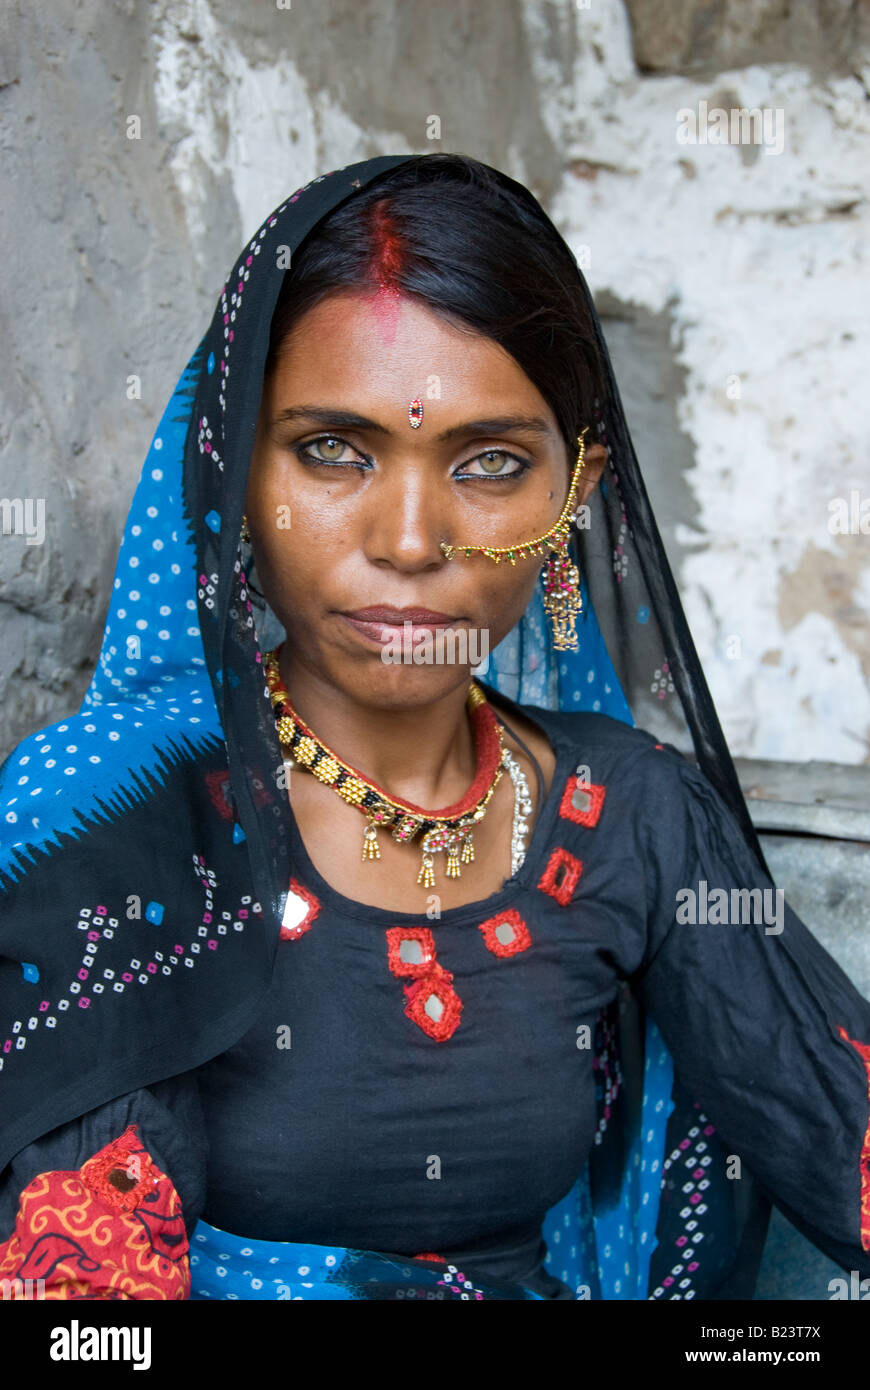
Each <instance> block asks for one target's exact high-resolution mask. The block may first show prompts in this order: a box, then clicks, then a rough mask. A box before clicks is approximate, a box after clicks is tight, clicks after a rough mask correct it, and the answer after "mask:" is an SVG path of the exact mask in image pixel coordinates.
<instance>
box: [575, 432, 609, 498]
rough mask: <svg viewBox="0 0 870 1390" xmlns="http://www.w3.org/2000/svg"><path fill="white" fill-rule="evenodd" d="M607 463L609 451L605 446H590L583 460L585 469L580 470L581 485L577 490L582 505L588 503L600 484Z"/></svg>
mask: <svg viewBox="0 0 870 1390" xmlns="http://www.w3.org/2000/svg"><path fill="white" fill-rule="evenodd" d="M606 462H607V450H606V449H605V447H604V445H603V444H590V445H589V447H588V449H587V450H586V453H585V455H584V458H583V467H582V469H581V470H580V484H579V487H578V488H577V501H578V503H579V504H580V505H582V503H584V502H585V501H586V499H587V498H588V497H589V495H590V493H592V491H593V490H594V489H595V488H596V487H597V486H598V484H599V483H600V481H601V475H602V473H603V472H604V465H605V464H606Z"/></svg>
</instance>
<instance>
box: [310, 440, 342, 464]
mask: <svg viewBox="0 0 870 1390" xmlns="http://www.w3.org/2000/svg"><path fill="white" fill-rule="evenodd" d="M307 447H308V448H309V449H317V450H318V452H319V453H320V454H321V455H322V457H323V458H324V459H325V460H326V461H327V462H328V463H335V462H336V460H337V459H338V457H339V456H340V455H341V454H342V453H344V449H345V444H344V441H343V440H341V439H335V438H334V437H333V436H332V435H331V434H328V435H327V434H325V435H324V436H323V437H322V439H314V440H312V442H311V444H309V445H308V446H307ZM331 449H332V450H335V452H334V453H330V450H331Z"/></svg>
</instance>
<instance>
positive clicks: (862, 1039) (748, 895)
mask: <svg viewBox="0 0 870 1390" xmlns="http://www.w3.org/2000/svg"><path fill="white" fill-rule="evenodd" d="M645 771H646V773H647V778H646V780H645V795H644V798H643V799H644V804H645V806H646V808H647V814H646V815H645V817H644V829H643V835H642V839H643V843H644V855H645V871H646V884H647V908H648V917H647V941H646V949H645V952H644V958H643V961H642V963H641V966H640V968H639V970H638V972H637V976H636V978H635V981H634V983H635V986H636V988H637V990H638V994H639V997H640V999H641V1001H642V1002H643V1004H644V1006H645V1007H646V1008H647V1009H648V1010H649V1012H650V1013H651V1014H652V1016H653V1018H654V1019H655V1021H656V1023H657V1025H658V1027H659V1029H660V1031H661V1033H662V1036H663V1037H664V1039H665V1042H666V1044H667V1046H668V1049H669V1050H670V1052H671V1055H672V1057H673V1059H674V1067H675V1070H676V1072H677V1074H678V1076H679V1078H680V1079H681V1081H683V1082H684V1084H685V1085H686V1086H687V1087H688V1088H689V1089H690V1090H691V1092H692V1094H693V1095H694V1096H695V1098H696V1099H697V1100H698V1101H700V1102H701V1103H702V1105H703V1109H704V1111H705V1113H706V1114H707V1115H709V1117H710V1119H711V1120H712V1122H713V1124H714V1125H715V1126H716V1129H717V1130H718V1132H719V1136H720V1137H721V1138H722V1139H723V1140H724V1142H725V1146H726V1149H727V1150H728V1152H727V1153H726V1155H725V1159H726V1162H727V1164H728V1168H727V1171H726V1177H729V1178H734V1180H739V1176H740V1172H741V1165H742V1164H743V1163H745V1165H746V1167H747V1168H748V1169H749V1170H750V1171H751V1173H752V1174H753V1175H754V1176H755V1177H756V1178H757V1179H758V1181H759V1183H760V1184H761V1186H762V1188H763V1189H764V1191H765V1192H766V1195H767V1196H768V1198H769V1200H770V1201H771V1202H773V1203H774V1204H775V1205H776V1206H777V1207H779V1209H780V1210H781V1211H782V1212H783V1214H784V1215H785V1216H786V1217H787V1218H788V1220H789V1221H791V1222H792V1224H793V1225H794V1226H796V1227H797V1229H798V1230H799V1231H801V1232H802V1234H803V1235H805V1236H806V1237H807V1239H808V1240H810V1241H812V1243H813V1244H814V1245H815V1246H816V1247H817V1248H818V1249H820V1250H822V1251H823V1252H824V1253H825V1254H826V1255H828V1256H829V1257H830V1258H831V1259H832V1260H834V1261H835V1262H836V1263H838V1264H839V1265H840V1266H841V1267H842V1268H843V1269H845V1270H849V1271H851V1270H857V1271H858V1272H859V1274H860V1275H861V1276H862V1277H866V1276H868V1275H870V1002H868V1000H867V999H866V998H864V996H863V995H861V994H860V993H859V991H858V990H857V989H856V988H855V986H854V984H853V983H852V982H851V980H850V979H849V978H848V976H847V975H846V974H845V972H844V971H843V970H842V969H841V967H840V966H839V964H838V963H837V962H836V961H835V960H834V959H833V957H832V956H831V955H830V954H829V953H828V952H827V951H826V950H825V948H824V947H823V946H822V944H821V943H820V942H819V941H817V940H816V938H815V937H814V936H813V935H812V933H811V932H810V931H809V930H808V929H807V927H806V926H805V925H804V924H803V922H802V921H801V920H800V918H799V917H798V916H797V915H796V914H795V913H794V912H793V911H792V909H791V907H790V906H789V905H788V904H787V903H786V902H785V899H784V894H783V890H782V889H776V888H774V885H773V883H772V881H771V879H770V878H769V877H768V875H767V874H766V873H765V872H764V870H763V869H762V868H761V865H760V864H759V863H758V861H757V859H756V857H755V855H754V853H753V852H752V850H751V849H750V848H749V846H748V844H747V843H746V840H745V839H744V836H743V834H742V832H741V830H740V828H739V825H738V823H737V821H736V819H735V817H734V816H733V814H732V813H731V811H730V810H729V809H728V808H727V806H726V805H725V803H724V801H723V800H722V798H721V797H720V796H719V794H718V792H717V791H716V790H715V788H714V787H713V786H712V785H711V784H710V782H709V781H708V780H707V779H706V778H705V777H704V775H703V774H702V773H701V772H700V771H699V770H698V769H697V768H695V767H694V766H692V765H691V764H690V763H688V762H687V761H686V760H685V759H684V758H683V757H682V756H681V755H680V754H679V753H678V752H677V751H676V749H672V748H671V747H670V745H664V747H663V748H662V749H661V750H660V751H652V752H649V753H647V755H646V759H645ZM735 1156H736V1158H737V1159H738V1160H739V1162H736V1163H735V1162H734V1157H735Z"/></svg>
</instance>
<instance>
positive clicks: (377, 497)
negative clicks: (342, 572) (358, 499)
mask: <svg viewBox="0 0 870 1390" xmlns="http://www.w3.org/2000/svg"><path fill="white" fill-rule="evenodd" d="M364 508H365V514H364V517H363V549H364V551H365V553H366V556H367V558H368V559H369V560H371V561H372V563H373V564H378V563H380V564H390V565H392V566H393V567H394V568H395V569H398V570H408V571H414V570H420V569H429V568H433V569H439V568H440V567H441V566H442V565H443V564H444V556H443V554H442V553H441V550H440V542H441V541H442V540H443V539H444V538H445V532H444V526H445V522H446V518H447V515H448V511H449V503H448V498H447V496H446V491H442V489H441V488H439V485H438V482H437V480H436V479H435V478H434V476H433V475H432V473H431V472H430V471H429V470H427V469H426V468H424V467H423V465H422V464H421V462H420V460H419V459H414V458H410V459H407V460H405V461H403V462H394V463H393V464H392V466H391V467H390V468H388V469H384V470H383V472H382V473H381V474H380V476H379V477H378V478H377V480H376V482H375V485H374V486H373V487H371V488H369V489H368V491H367V494H366V498H365V502H364Z"/></svg>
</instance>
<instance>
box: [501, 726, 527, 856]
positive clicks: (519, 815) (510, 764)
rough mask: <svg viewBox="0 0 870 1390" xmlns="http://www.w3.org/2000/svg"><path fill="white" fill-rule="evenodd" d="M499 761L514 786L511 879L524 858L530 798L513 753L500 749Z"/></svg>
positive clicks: (524, 777)
mask: <svg viewBox="0 0 870 1390" xmlns="http://www.w3.org/2000/svg"><path fill="white" fill-rule="evenodd" d="M501 760H502V762H503V763H504V765H505V767H506V768H507V770H508V773H509V774H510V779H511V781H512V782H513V784H514V819H513V826H512V828H511V878H513V876H514V874H515V873H516V872H517V870H518V869H519V867H520V865H521V864H522V862H523V860H524V859H525V857H526V843H525V839H526V832H527V831H528V828H529V823H528V818H529V816H530V815H531V814H532V798H531V797H530V796H529V783H528V780H527V778H526V774H525V773H524V772H523V770H522V768H521V767H520V765H519V763H518V762H517V760H516V758H515V757H514V755H513V753H511V752H509V750H508V749H507V748H504V749H502V755H501Z"/></svg>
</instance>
